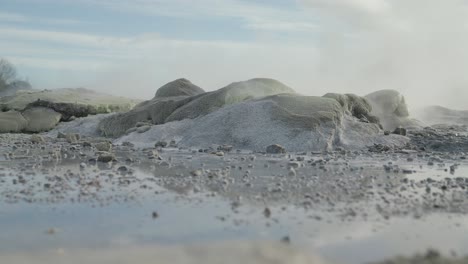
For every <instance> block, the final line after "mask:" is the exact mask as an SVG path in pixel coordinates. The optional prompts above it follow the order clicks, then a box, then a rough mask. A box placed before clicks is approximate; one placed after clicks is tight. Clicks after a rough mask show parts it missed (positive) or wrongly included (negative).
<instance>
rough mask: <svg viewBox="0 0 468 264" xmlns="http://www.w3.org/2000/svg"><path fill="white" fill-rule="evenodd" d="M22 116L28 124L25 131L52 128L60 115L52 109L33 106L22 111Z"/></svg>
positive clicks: (39, 130) (35, 131)
mask: <svg viewBox="0 0 468 264" xmlns="http://www.w3.org/2000/svg"><path fill="white" fill-rule="evenodd" d="M22 114H23V117H24V118H25V119H26V120H27V122H28V124H27V126H26V127H25V128H24V131H25V132H33V133H38V132H44V131H49V130H51V129H53V128H54V127H55V126H57V124H58V123H59V122H60V118H61V117H62V115H61V114H60V113H57V112H55V111H54V110H52V109H49V108H45V107H33V108H28V109H26V110H25V111H23V113H22Z"/></svg>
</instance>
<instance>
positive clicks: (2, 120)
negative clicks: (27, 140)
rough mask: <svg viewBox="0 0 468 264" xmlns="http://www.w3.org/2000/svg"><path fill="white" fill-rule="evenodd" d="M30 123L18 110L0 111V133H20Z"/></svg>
mask: <svg viewBox="0 0 468 264" xmlns="http://www.w3.org/2000/svg"><path fill="white" fill-rule="evenodd" d="M27 125H28V121H27V120H26V119H25V118H24V116H23V115H22V114H21V113H20V112H18V111H8V112H0V133H19V132H21V131H23V130H24V129H25V128H26V126H27Z"/></svg>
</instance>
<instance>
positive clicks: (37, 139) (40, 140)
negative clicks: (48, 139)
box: [31, 135, 45, 144]
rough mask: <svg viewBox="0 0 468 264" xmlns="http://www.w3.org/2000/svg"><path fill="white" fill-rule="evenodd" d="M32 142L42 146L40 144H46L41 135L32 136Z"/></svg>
mask: <svg viewBox="0 0 468 264" xmlns="http://www.w3.org/2000/svg"><path fill="white" fill-rule="evenodd" d="M31 142H32V143H34V144H40V143H45V140H44V138H43V137H42V136H40V135H32V136H31Z"/></svg>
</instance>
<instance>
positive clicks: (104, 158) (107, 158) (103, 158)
mask: <svg viewBox="0 0 468 264" xmlns="http://www.w3.org/2000/svg"><path fill="white" fill-rule="evenodd" d="M114 160H115V156H114V154H112V153H109V152H102V153H99V155H98V158H97V161H99V162H104V163H107V162H111V161H114Z"/></svg>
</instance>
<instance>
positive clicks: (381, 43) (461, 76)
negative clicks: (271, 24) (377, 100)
mask: <svg viewBox="0 0 468 264" xmlns="http://www.w3.org/2000/svg"><path fill="white" fill-rule="evenodd" d="M303 3H304V5H306V6H307V7H308V8H309V9H310V10H311V12H316V14H317V15H318V16H319V17H320V19H321V23H322V29H323V31H322V32H321V34H320V37H319V39H320V44H319V54H320V63H319V66H318V68H317V69H316V70H317V71H316V72H315V74H316V75H315V81H314V83H321V84H322V86H323V87H326V89H328V90H333V89H336V88H337V87H346V89H348V90H349V91H353V92H357V93H361V94H362V93H367V92H370V91H372V90H378V89H396V90H399V91H400V92H402V93H403V94H404V95H405V96H406V97H407V99H408V101H409V104H410V106H413V107H419V106H422V105H427V104H438V105H446V106H450V107H452V108H465V109H466V108H467V106H466V103H465V102H466V99H467V96H468V74H466V69H467V68H468V51H467V48H466V47H468V30H467V26H468V16H467V15H468V9H467V4H466V2H465V1H461V0H446V1H439V0H305V1H303Z"/></svg>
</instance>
